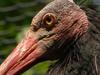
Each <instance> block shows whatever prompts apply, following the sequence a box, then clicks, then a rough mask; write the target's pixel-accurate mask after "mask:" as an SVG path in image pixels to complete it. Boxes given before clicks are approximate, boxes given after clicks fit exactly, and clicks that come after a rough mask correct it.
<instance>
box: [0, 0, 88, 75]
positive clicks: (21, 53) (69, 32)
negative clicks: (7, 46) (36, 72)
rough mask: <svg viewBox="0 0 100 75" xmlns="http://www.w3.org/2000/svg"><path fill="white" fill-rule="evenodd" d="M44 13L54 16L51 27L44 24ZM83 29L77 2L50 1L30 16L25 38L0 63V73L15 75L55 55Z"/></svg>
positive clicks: (81, 33) (83, 23) (80, 34)
mask: <svg viewBox="0 0 100 75" xmlns="http://www.w3.org/2000/svg"><path fill="white" fill-rule="evenodd" d="M48 13H50V14H52V15H53V17H54V18H52V21H53V23H52V22H51V23H50V24H52V26H49V25H50V24H49V23H48V22H46V23H48V24H46V23H44V22H45V19H44V18H43V17H44V16H45V15H46V14H48ZM50 21H51V20H50ZM87 29H88V20H87V17H86V15H85V13H84V12H83V11H82V10H81V9H80V8H79V7H78V6H77V5H75V4H74V3H71V2H70V1H67V0H63V1H62V0H55V1H53V2H51V3H50V4H48V5H47V6H46V7H45V8H43V9H42V10H41V11H40V12H39V13H38V14H37V15H36V16H35V17H34V18H33V20H32V23H31V27H30V28H29V30H28V31H27V33H26V36H25V38H24V39H23V40H22V42H21V43H20V44H19V45H18V46H17V47H16V48H15V49H14V50H13V52H12V53H11V54H10V55H9V56H8V58H7V59H6V60H5V61H4V62H3V64H2V65H1V66H0V75H18V74H20V73H22V72H24V71H25V70H27V69H29V68H30V67H31V66H32V65H35V64H36V63H38V62H40V61H44V60H55V59H57V58H59V57H60V55H61V54H63V49H64V48H65V47H66V46H69V43H71V42H72V41H74V40H77V39H78V38H79V37H81V36H82V35H83V34H84V33H85V32H86V31H87Z"/></svg>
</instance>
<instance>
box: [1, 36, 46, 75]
mask: <svg viewBox="0 0 100 75" xmlns="http://www.w3.org/2000/svg"><path fill="white" fill-rule="evenodd" d="M44 52H45V50H42V48H40V45H39V44H38V40H37V39H35V38H33V37H32V36H27V38H25V39H24V40H22V42H21V43H19V45H18V46H17V47H16V48H15V49H14V50H13V51H12V53H11V54H10V55H9V56H8V58H7V59H6V60H5V61H4V62H3V63H2V64H1V66H0V75H19V74H20V73H22V72H23V71H25V70H27V69H28V68H30V67H31V66H32V65H34V64H35V63H37V62H38V60H37V59H38V58H39V57H40V56H41V55H43V53H44Z"/></svg>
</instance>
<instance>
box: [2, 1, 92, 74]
mask: <svg viewBox="0 0 100 75" xmlns="http://www.w3.org/2000/svg"><path fill="white" fill-rule="evenodd" d="M50 1H52V0H0V64H1V63H2V62H3V60H4V59H5V58H6V57H7V56H8V54H9V53H10V52H11V50H12V49H13V48H14V47H15V46H16V45H17V43H18V42H19V41H20V40H21V38H22V36H23V35H24V32H25V31H26V30H27V27H28V26H30V23H31V20H32V17H34V15H36V14H37V13H38V11H40V9H42V8H43V7H44V6H45V5H46V4H48V3H49V2H50ZM76 3H77V4H79V5H84V6H89V5H91V4H93V1H92V0H76ZM50 63H51V62H50V61H47V62H43V63H40V64H38V65H36V66H35V67H33V68H31V69H30V70H28V71H27V72H25V73H23V74H22V75H44V74H45V72H46V71H47V69H48V66H49V65H50Z"/></svg>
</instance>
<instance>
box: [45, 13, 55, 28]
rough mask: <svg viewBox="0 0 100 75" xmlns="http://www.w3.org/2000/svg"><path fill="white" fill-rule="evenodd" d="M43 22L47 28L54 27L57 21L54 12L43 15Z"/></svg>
mask: <svg viewBox="0 0 100 75" xmlns="http://www.w3.org/2000/svg"><path fill="white" fill-rule="evenodd" d="M43 23H44V24H45V25H46V27H47V28H52V27H53V26H54V25H55V23H56V16H55V14H52V13H47V14H45V15H44V16H43Z"/></svg>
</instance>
